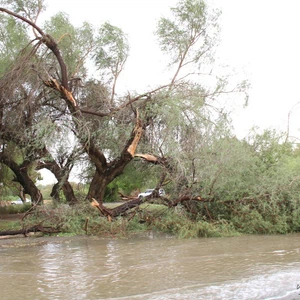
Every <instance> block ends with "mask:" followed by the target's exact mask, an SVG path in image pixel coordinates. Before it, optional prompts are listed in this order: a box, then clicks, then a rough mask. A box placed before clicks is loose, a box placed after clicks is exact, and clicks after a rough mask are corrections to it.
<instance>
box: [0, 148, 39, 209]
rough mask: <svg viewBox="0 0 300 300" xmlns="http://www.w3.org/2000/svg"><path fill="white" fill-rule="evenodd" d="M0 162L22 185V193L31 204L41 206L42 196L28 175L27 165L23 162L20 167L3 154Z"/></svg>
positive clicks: (0, 154)
mask: <svg viewBox="0 0 300 300" xmlns="http://www.w3.org/2000/svg"><path fill="white" fill-rule="evenodd" d="M0 161H1V162H2V163H4V164H5V165H6V166H8V167H9V168H10V169H11V170H12V171H13V172H14V174H15V176H16V181H17V182H19V183H20V184H21V185H22V187H23V189H24V193H25V194H28V195H30V197H31V201H32V203H33V204H42V203H43V195H42V194H41V192H40V190H39V189H38V188H37V186H36V185H35V184H34V182H33V181H32V179H31V178H30V176H29V175H28V163H27V162H24V163H23V164H22V165H21V166H19V165H18V164H17V163H16V162H15V161H13V160H12V159H11V158H9V157H8V156H6V155H5V154H4V153H0Z"/></svg>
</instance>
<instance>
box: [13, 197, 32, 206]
mask: <svg viewBox="0 0 300 300" xmlns="http://www.w3.org/2000/svg"><path fill="white" fill-rule="evenodd" d="M25 203H31V200H30V199H26V201H25ZM10 204H11V205H20V204H24V202H23V201H22V199H21V198H19V199H17V200H14V201H11V202H10Z"/></svg>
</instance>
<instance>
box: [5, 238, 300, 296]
mask: <svg viewBox="0 0 300 300" xmlns="http://www.w3.org/2000/svg"><path fill="white" fill-rule="evenodd" d="M0 243H1V242H0ZM0 254H1V255H0V283H1V299H25V300H26V299H51V300H52V299H78V300H79V299H80V300H81V299H300V295H299V293H300V289H299V290H297V285H300V261H299V255H300V235H299V234H295V235H288V236H244V237H233V238H218V239H193V240H178V239H176V238H170V237H159V236H155V235H153V234H149V236H143V237H135V238H131V239H124V240H114V239H100V238H96V237H84V238H61V239H60V238H58V239H48V240H47V243H44V244H41V245H40V246H32V247H21V248H0Z"/></svg>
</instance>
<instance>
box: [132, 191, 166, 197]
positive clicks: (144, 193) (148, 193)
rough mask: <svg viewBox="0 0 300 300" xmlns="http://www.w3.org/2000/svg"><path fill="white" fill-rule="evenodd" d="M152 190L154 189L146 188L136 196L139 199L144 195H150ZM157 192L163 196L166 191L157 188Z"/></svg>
mask: <svg viewBox="0 0 300 300" xmlns="http://www.w3.org/2000/svg"><path fill="white" fill-rule="evenodd" d="M153 191H154V189H148V190H146V191H145V192H143V193H140V194H139V195H138V197H139V199H140V198H145V197H147V196H150V195H151V194H152V193H153ZM158 194H159V196H164V195H165V194H166V193H165V191H164V189H159V190H158Z"/></svg>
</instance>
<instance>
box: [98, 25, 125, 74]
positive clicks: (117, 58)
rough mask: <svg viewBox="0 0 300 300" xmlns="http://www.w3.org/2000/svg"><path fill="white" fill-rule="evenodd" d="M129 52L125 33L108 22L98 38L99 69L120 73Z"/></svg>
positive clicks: (100, 30) (103, 26)
mask: <svg viewBox="0 0 300 300" xmlns="http://www.w3.org/2000/svg"><path fill="white" fill-rule="evenodd" d="M128 52H129V46H128V41H127V37H126V35H125V34H124V32H123V31H122V30H121V29H120V28H118V27H116V26H113V25H111V24H109V23H108V22H106V23H104V24H103V25H102V26H101V27H100V29H99V32H98V36H97V53H96V54H95V61H96V65H97V67H98V68H99V69H101V70H102V69H109V70H110V71H111V72H112V73H115V72H120V71H121V69H122V67H123V65H124V63H125V61H126V59H127V57H128Z"/></svg>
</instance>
